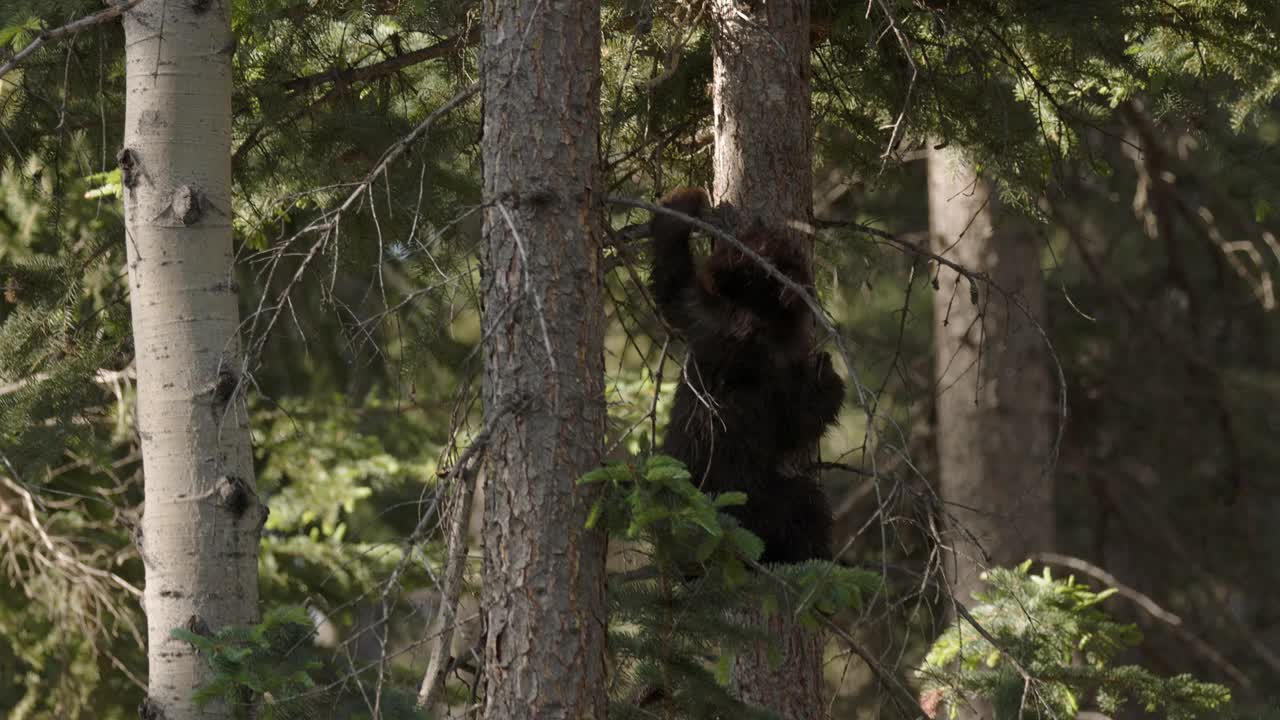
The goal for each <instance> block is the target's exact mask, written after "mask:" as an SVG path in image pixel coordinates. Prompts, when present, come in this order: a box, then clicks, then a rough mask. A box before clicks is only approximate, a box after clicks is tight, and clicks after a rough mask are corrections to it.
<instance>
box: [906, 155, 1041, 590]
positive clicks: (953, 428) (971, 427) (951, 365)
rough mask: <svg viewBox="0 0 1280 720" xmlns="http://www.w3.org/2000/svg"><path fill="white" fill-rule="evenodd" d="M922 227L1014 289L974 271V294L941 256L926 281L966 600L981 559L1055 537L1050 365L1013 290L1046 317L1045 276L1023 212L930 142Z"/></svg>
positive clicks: (956, 560) (956, 561)
mask: <svg viewBox="0 0 1280 720" xmlns="http://www.w3.org/2000/svg"><path fill="white" fill-rule="evenodd" d="M997 222H999V223H1000V227H999V230H1000V232H998V233H997V232H995V230H996V223H997ZM929 230H930V235H931V237H932V244H933V251H934V252H935V253H937V254H938V255H941V256H943V257H945V258H947V259H949V260H952V261H954V262H956V263H958V264H960V265H962V266H964V267H965V268H967V269H969V270H973V271H975V272H985V273H987V274H988V275H989V276H990V278H991V281H992V282H993V283H994V284H995V285H996V286H998V287H999V288H1000V289H1002V290H1005V291H1008V292H1009V293H1012V294H1013V295H1014V298H1007V297H1005V296H1004V295H1002V294H1001V292H1000V290H997V289H996V288H993V287H991V286H990V285H989V284H986V283H979V284H978V287H977V289H976V293H977V294H976V295H974V296H971V292H973V288H972V287H971V285H970V282H969V281H968V280H967V279H964V278H961V277H959V276H958V275H957V274H956V273H955V272H954V271H952V270H950V269H947V268H942V269H941V272H940V274H939V276H938V283H939V290H938V291H937V292H936V293H934V301H933V310H934V312H933V314H934V351H935V369H936V372H935V377H936V381H937V413H938V431H937V432H938V460H939V463H940V465H941V472H940V482H939V490H940V493H941V495H942V499H943V501H944V502H945V503H946V505H945V507H946V512H947V513H948V516H949V518H950V520H951V522H949V525H950V528H951V530H952V531H951V532H950V533H949V534H948V536H947V541H948V545H949V546H950V547H951V548H952V553H951V559H950V561H949V563H948V571H949V574H950V577H949V580H950V581H951V585H952V589H953V591H954V593H955V598H956V600H957V601H959V602H962V603H969V602H971V599H972V593H973V591H974V590H977V589H980V588H981V586H982V583H981V581H980V580H979V579H978V576H979V574H980V573H981V572H982V570H983V569H984V567H986V566H988V565H991V564H996V565H1008V564H1011V563H1017V562H1020V561H1022V560H1025V559H1026V558H1027V557H1029V556H1030V555H1031V554H1032V553H1035V552H1038V551H1046V550H1051V549H1052V548H1053V542H1054V528H1053V520H1054V516H1053V485H1052V476H1051V475H1050V472H1049V470H1050V468H1048V467H1047V462H1048V459H1049V450H1050V445H1051V438H1052V411H1053V406H1052V400H1051V388H1050V385H1049V370H1048V366H1047V364H1046V359H1045V356H1044V352H1043V345H1042V344H1041V339H1040V335H1039V333H1038V331H1037V330H1036V328H1035V326H1034V324H1033V322H1032V320H1031V319H1030V318H1028V317H1027V316H1026V314H1025V313H1024V312H1023V310H1021V309H1019V307H1018V306H1017V304H1016V302H1015V298H1016V301H1017V302H1020V303H1021V304H1022V305H1023V307H1025V308H1026V309H1028V310H1030V312H1031V313H1032V315H1034V316H1035V320H1036V321H1040V320H1042V319H1043V317H1044V279H1043V276H1042V274H1041V271H1040V247H1039V243H1038V242H1037V241H1036V238H1035V237H1034V236H1033V235H1032V234H1031V232H1030V231H1029V229H1028V227H1027V224H1026V223H1025V222H1021V221H1019V219H1018V218H1015V217H1012V214H1011V213H1002V212H1001V211H1000V208H999V207H998V198H997V197H996V196H995V194H994V192H993V188H992V186H991V183H990V182H988V181H986V180H984V179H982V178H981V177H978V176H977V174H976V172H975V171H974V169H973V168H972V166H970V165H968V164H967V163H966V162H965V161H964V159H963V157H961V155H960V154H959V153H958V152H957V151H955V150H952V149H942V150H936V149H931V150H930V151H929ZM973 297H976V298H977V302H976V304H975V303H974V302H973V300H972V298H973ZM975 541H976V543H975Z"/></svg>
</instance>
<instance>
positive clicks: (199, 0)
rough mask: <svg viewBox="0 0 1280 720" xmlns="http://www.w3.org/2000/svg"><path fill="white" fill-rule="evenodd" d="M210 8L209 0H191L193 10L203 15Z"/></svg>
mask: <svg viewBox="0 0 1280 720" xmlns="http://www.w3.org/2000/svg"><path fill="white" fill-rule="evenodd" d="M208 9H209V0H191V12H193V13H195V14H196V15H203V14H204V13H205V12H206V11H207V10H208Z"/></svg>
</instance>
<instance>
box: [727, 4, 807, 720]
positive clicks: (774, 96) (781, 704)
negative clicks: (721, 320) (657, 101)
mask: <svg viewBox="0 0 1280 720" xmlns="http://www.w3.org/2000/svg"><path fill="white" fill-rule="evenodd" d="M712 14H713V19H714V23H715V35H714V49H715V60H714V87H713V93H714V102H715V185H714V196H715V200H716V202H718V203H727V204H729V205H731V206H732V207H734V208H736V209H737V210H738V212H739V215H738V218H739V222H740V223H743V224H746V223H751V222H753V221H754V220H756V219H760V220H762V221H763V222H764V223H765V224H766V225H767V226H768V227H770V228H774V229H777V230H779V231H784V232H787V233H788V234H789V236H790V238H791V240H792V242H795V243H800V244H802V245H803V246H804V247H805V248H806V250H807V251H808V252H810V253H812V243H813V236H812V217H813V169H812V162H813V159H812V153H813V145H812V121H811V118H810V101H809V95H810V83H809V78H810V68H809V3H808V0H782V1H781V2H769V3H760V2H752V1H751V0H713V2H712ZM809 329H810V333H809V336H808V340H806V342H810V343H811V342H812V332H811V331H812V323H810V324H809ZM815 450H816V449H815ZM811 457H812V453H811V452H804V453H802V454H800V455H798V456H797V457H796V458H793V459H789V460H788V462H789V463H795V464H797V465H808V464H809V460H810V459H811ZM741 620H743V621H744V622H748V623H752V624H756V625H763V626H765V627H766V628H767V632H768V633H769V635H770V636H771V637H774V638H777V644H776V647H775V648H774V649H775V650H777V651H778V655H777V656H775V658H774V659H775V660H777V659H780V660H781V662H780V663H778V664H777V665H776V666H775V665H774V663H772V662H770V658H769V653H768V652H767V648H764V647H761V648H758V649H757V651H756V652H752V653H742V654H741V655H739V657H737V658H736V661H735V663H734V669H733V685H734V688H735V692H736V694H737V695H738V697H740V698H741V699H743V700H745V701H747V702H749V703H752V704H756V705H760V706H762V707H766V708H769V709H770V710H773V711H774V712H776V713H778V714H779V715H780V716H781V717H783V718H785V719H786V720H809V719H810V718H822V717H825V716H826V706H825V703H824V698H823V694H824V693H823V689H824V685H823V680H822V660H823V656H822V653H823V646H824V638H823V635H822V633H821V632H820V631H815V630H810V629H807V628H803V627H801V626H800V625H799V624H798V623H795V622H792V620H791V616H790V615H789V614H788V613H786V612H785V611H783V612H778V613H774V614H773V615H771V616H770V615H765V614H764V613H762V612H759V611H758V610H751V611H747V612H745V613H744V615H743V617H742V618H741Z"/></svg>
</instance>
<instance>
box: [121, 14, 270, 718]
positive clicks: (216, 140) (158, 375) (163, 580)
mask: <svg viewBox="0 0 1280 720" xmlns="http://www.w3.org/2000/svg"><path fill="white" fill-rule="evenodd" d="M229 12H230V8H229V3H226V2H203V1H196V2H173V1H172V0H144V2H141V3H139V4H138V5H136V6H135V7H133V8H132V9H131V10H129V11H128V12H126V13H125V15H124V29H125V40H126V42H125V45H126V47H127V51H126V56H125V67H126V73H127V77H126V88H127V99H126V106H125V137H124V149H123V150H121V152H120V157H119V160H120V168H121V171H122V173H121V175H122V181H123V185H124V209H125V233H126V238H125V242H126V244H127V252H128V263H129V290H130V303H131V306H132V312H133V340H134V348H135V352H136V362H137V368H138V428H139V431H140V435H141V438H142V464H143V473H144V476H145V502H144V510H143V517H142V525H141V533H140V537H139V538H138V540H139V548H140V551H141V554H142V558H143V561H144V563H145V566H146V583H147V584H146V593H145V608H146V614H147V637H148V662H149V686H148V699H147V701H146V705H145V706H144V708H143V710H142V713H141V714H142V717H159V716H161V714H162V716H163V717H165V718H166V719H167V720H183V719H184V718H194V717H202V718H209V717H230V710H231V709H230V708H228V707H226V706H224V705H214V706H211V707H207V708H205V709H204V711H203V712H198V711H197V710H196V708H195V707H194V705H193V703H192V694H193V692H194V690H195V689H196V687H197V686H198V685H199V684H201V683H203V682H205V681H207V679H208V672H207V670H206V661H205V659H203V658H200V657H198V656H196V654H195V653H194V652H193V649H192V648H191V646H190V645H188V644H187V643H185V642H181V641H178V640H174V639H172V638H171V637H170V631H171V630H172V629H173V628H176V627H185V628H187V629H189V630H192V631H195V632H208V631H213V630H217V629H218V628H221V627H222V626H224V625H228V624H246V623H250V622H253V621H254V620H255V619H256V616H257V609H258V583H257V579H258V575H257V545H258V531H259V529H260V527H261V521H262V520H263V518H264V510H263V508H261V507H260V506H259V505H258V503H257V498H256V495H255V491H254V477H253V458H252V453H251V449H250V444H249V426H248V417H247V414H246V412H245V408H244V407H243V403H242V402H241V397H242V396H241V393H240V392H239V388H240V371H241V362H242V361H241V358H240V353H239V346H238V342H237V334H236V332H237V327H238V325H239V317H238V309H237V305H236V286H235V283H234V282H233V280H232V246H231V54H232V50H233V48H234V44H233V43H232V36H231V23H230V17H229Z"/></svg>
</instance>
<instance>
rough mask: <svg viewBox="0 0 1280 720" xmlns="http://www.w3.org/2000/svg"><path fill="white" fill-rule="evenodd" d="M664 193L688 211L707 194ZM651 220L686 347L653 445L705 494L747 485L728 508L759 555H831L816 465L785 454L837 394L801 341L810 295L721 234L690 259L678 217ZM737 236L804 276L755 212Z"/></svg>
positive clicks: (831, 376) (827, 371)
mask: <svg viewBox="0 0 1280 720" xmlns="http://www.w3.org/2000/svg"><path fill="white" fill-rule="evenodd" d="M662 202H663V205H665V206H666V207H668V208H671V209H672V210H676V211H679V212H682V213H685V214H686V215H691V216H695V217H696V216H697V215H698V214H699V213H700V212H701V211H702V210H703V209H704V208H706V207H707V206H708V204H709V200H708V198H707V193H706V192H705V191H704V190H702V189H699V188H680V189H677V190H673V191H672V192H671V193H669V194H668V195H667V196H666V197H665V198H663V201H662ZM650 227H651V230H652V234H653V250H654V253H653V272H652V277H651V290H652V292H653V297H654V299H655V300H656V301H657V304H658V309H659V310H660V311H661V313H662V316H663V317H664V318H665V319H666V321H667V322H668V323H669V324H670V325H671V327H672V328H674V329H675V330H676V331H677V332H679V333H680V334H681V335H683V336H684V339H685V343H686V345H687V349H688V355H689V357H688V359H687V362H686V364H685V376H684V378H683V379H682V381H681V383H680V386H679V389H678V390H677V391H676V397H675V403H674V406H673V407H672V410H671V419H670V422H669V423H668V425H667V432H666V439H665V441H664V443H663V452H665V453H666V454H668V455H671V456H672V457H675V458H677V459H679V460H681V461H683V462H684V463H685V464H686V465H687V466H688V468H689V472H690V473H691V474H692V475H693V479H694V483H695V484H696V485H699V486H700V487H701V488H702V490H703V491H704V492H706V493H708V494H716V493H721V492H726V491H730V490H738V491H742V492H745V493H747V504H746V505H745V506H741V507H734V508H730V512H731V513H732V514H733V515H734V517H736V518H737V519H738V521H739V522H740V523H741V524H742V526H743V527H745V528H746V529H748V530H750V531H751V532H753V533H755V534H756V535H758V536H760V538H761V539H762V540H763V541H764V556H763V557H762V558H761V560H762V562H767V563H768V562H783V563H789V562H800V561H803V560H809V559H813V558H820V559H830V558H831V541H830V534H831V509H830V506H829V505H828V503H827V499H826V496H825V495H824V494H823V492H822V488H821V487H820V486H819V485H818V481H817V478H816V477H815V470H813V469H805V468H794V467H785V466H786V465H789V464H788V463H786V462H784V459H785V457H786V455H787V453H789V452H791V451H796V450H800V449H803V448H806V447H809V446H810V445H811V444H813V443H815V442H816V441H817V440H818V439H819V438H821V437H822V434H823V433H824V432H825V431H826V429H827V428H828V427H829V426H830V425H832V424H834V423H835V421H836V417H837V414H838V413H839V410H840V405H841V403H842V401H843V399H844V382H843V381H841V379H840V377H839V376H838V375H837V374H836V373H835V371H834V370H833V369H832V367H831V356H830V355H828V354H827V353H825V352H824V353H819V354H816V355H815V354H814V353H813V351H812V349H811V348H810V347H808V343H807V342H806V333H805V332H804V331H803V327H804V321H805V320H806V317H805V314H806V313H808V312H809V308H808V306H807V305H806V304H805V302H804V299H803V297H801V295H800V294H799V293H796V292H795V291H794V290H791V289H789V288H787V287H786V286H784V285H783V284H782V283H781V282H779V281H778V279H777V278H774V277H772V276H770V274H769V273H768V271H766V270H765V269H764V268H763V267H761V266H760V264H759V263H758V262H756V261H755V260H753V259H751V258H749V257H747V256H746V255H744V254H743V253H742V252H741V251H739V250H738V249H737V248H736V247H734V246H732V245H731V244H730V243H726V242H715V243H714V246H713V249H712V251H711V253H710V254H709V255H708V256H707V257H706V258H705V259H703V260H702V262H701V263H695V261H694V258H693V254H692V253H691V252H690V248H689V236H690V234H691V232H692V227H691V226H690V225H689V224H688V223H686V222H684V221H682V220H679V219H677V218H675V217H672V216H670V215H664V214H661V213H658V214H656V215H655V216H654V218H653V221H652V223H651V225H650ZM741 240H742V243H743V244H744V245H745V246H746V247H749V248H751V249H752V250H754V251H755V252H757V253H759V254H760V255H761V256H762V257H764V259H765V260H767V261H768V262H769V263H771V264H772V265H773V266H774V267H775V268H777V269H778V270H779V271H781V272H782V273H783V274H784V275H786V276H787V277H788V278H790V279H791V280H793V281H795V282H796V283H797V284H798V285H800V286H801V287H804V288H811V287H812V284H813V283H812V278H811V276H810V273H809V270H808V264H807V263H806V261H805V258H804V257H803V255H802V254H801V253H800V252H799V251H798V249H797V248H796V247H794V246H793V245H792V244H791V243H788V242H787V239H786V238H785V237H780V236H778V235H776V234H771V233H769V232H768V231H767V230H766V229H765V228H763V227H762V226H760V225H759V224H757V225H756V226H753V227H752V228H751V229H750V230H748V231H747V232H746V233H745V234H744V235H743V236H742V237H741ZM793 454H794V453H793Z"/></svg>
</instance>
